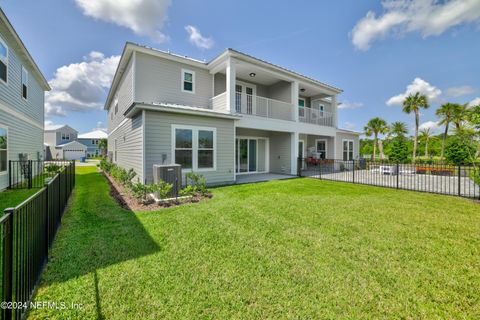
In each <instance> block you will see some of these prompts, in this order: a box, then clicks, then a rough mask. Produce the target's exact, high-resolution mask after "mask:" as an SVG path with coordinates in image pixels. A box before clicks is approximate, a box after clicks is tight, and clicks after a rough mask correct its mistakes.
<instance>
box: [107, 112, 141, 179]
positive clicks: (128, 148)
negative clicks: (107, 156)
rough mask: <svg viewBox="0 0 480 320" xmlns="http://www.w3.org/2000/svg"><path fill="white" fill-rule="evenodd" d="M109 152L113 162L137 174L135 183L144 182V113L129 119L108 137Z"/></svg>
mask: <svg viewBox="0 0 480 320" xmlns="http://www.w3.org/2000/svg"><path fill="white" fill-rule="evenodd" d="M115 139H116V140H117V159H116V161H115V156H114V151H115V150H114V143H115V142H114V141H115ZM108 151H109V152H112V156H113V157H112V160H113V162H114V163H116V164H117V165H119V166H120V167H122V168H124V169H126V170H130V169H133V170H135V172H136V173H137V176H136V177H135V179H134V181H140V182H143V181H144V177H143V125H142V113H140V114H139V115H138V116H136V117H135V118H133V119H127V120H126V121H125V122H124V123H123V124H122V125H120V126H119V127H118V128H117V129H116V130H115V131H114V132H112V133H110V134H109V136H108Z"/></svg>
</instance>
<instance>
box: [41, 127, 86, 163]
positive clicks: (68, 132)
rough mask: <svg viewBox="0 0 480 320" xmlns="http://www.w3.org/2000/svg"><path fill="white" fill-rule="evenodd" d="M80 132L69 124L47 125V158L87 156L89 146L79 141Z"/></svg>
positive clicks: (76, 158) (59, 158) (45, 138)
mask: <svg viewBox="0 0 480 320" xmlns="http://www.w3.org/2000/svg"><path fill="white" fill-rule="evenodd" d="M77 138H78V132H77V130H75V129H73V128H72V127H70V126H68V125H53V126H45V133H44V140H45V159H46V160H80V158H82V157H86V156H87V146H85V145H84V144H82V143H80V142H78V141H77Z"/></svg>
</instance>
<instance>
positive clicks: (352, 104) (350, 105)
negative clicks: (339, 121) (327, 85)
mask: <svg viewBox="0 0 480 320" xmlns="http://www.w3.org/2000/svg"><path fill="white" fill-rule="evenodd" d="M363 107H364V104H363V103H361V102H350V101H344V102H342V103H341V104H339V105H338V109H358V108H363Z"/></svg>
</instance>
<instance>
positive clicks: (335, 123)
mask: <svg viewBox="0 0 480 320" xmlns="http://www.w3.org/2000/svg"><path fill="white" fill-rule="evenodd" d="M332 113H333V126H334V127H335V128H338V117H337V95H333V96H332Z"/></svg>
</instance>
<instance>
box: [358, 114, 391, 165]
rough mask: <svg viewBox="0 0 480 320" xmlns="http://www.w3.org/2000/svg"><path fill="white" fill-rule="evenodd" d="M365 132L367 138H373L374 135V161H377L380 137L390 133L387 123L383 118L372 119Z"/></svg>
mask: <svg viewBox="0 0 480 320" xmlns="http://www.w3.org/2000/svg"><path fill="white" fill-rule="evenodd" d="M363 130H364V131H365V135H366V136H367V137H371V136H372V135H373V160H375V158H376V156H377V143H378V135H379V134H386V133H387V132H388V125H387V122H386V121H385V120H383V119H382V118H379V117H376V118H373V119H370V121H368V123H367V125H366V126H365V127H364V128H363Z"/></svg>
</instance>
